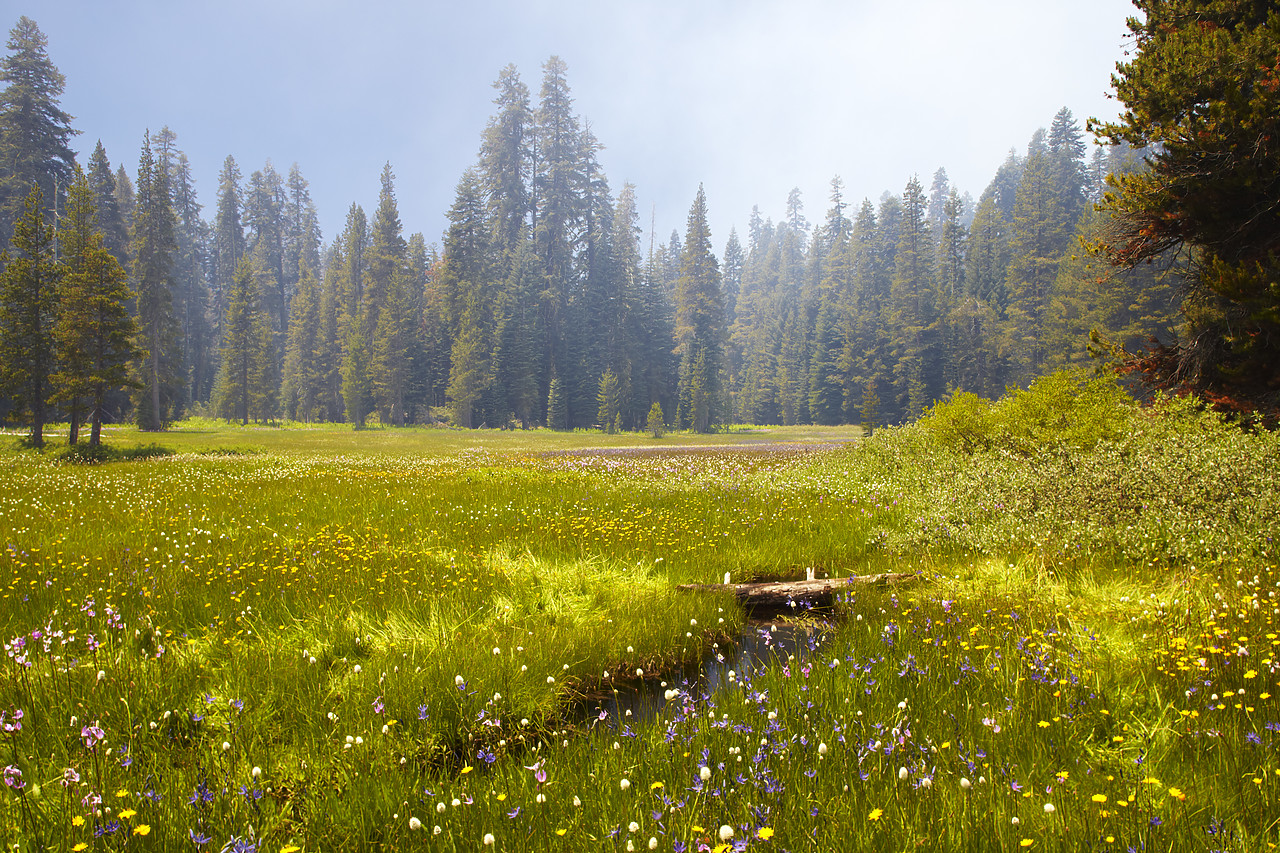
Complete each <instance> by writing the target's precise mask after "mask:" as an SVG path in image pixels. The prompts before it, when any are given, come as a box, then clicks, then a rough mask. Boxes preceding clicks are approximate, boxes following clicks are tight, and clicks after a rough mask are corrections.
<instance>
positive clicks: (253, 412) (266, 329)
mask: <svg viewBox="0 0 1280 853" xmlns="http://www.w3.org/2000/svg"><path fill="white" fill-rule="evenodd" d="M262 277H265V273H264V271H262V270H259V269H257V268H256V265H255V262H254V261H253V260H252V259H249V258H245V259H244V260H242V261H241V262H240V266H239V267H238V268H237V269H236V275H235V279H234V280H233V282H232V288H231V293H230V294H229V296H228V299H227V319H226V324H225V325H224V327H223V335H222V358H221V361H220V366H219V371H218V382H217V391H216V392H215V395H214V411H216V412H217V414H218V416H219V417H223V418H226V419H227V420H238V421H240V422H241V423H242V424H247V423H249V419H250V418H252V419H254V420H256V421H260V422H261V421H266V420H269V419H270V418H271V417H272V416H273V415H274V411H273V409H274V405H273V403H274V399H273V397H274V394H273V390H274V384H275V383H274V377H273V376H272V372H273V371H272V343H271V327H270V323H269V321H268V319H267V316H266V311H265V309H264V308H263V304H262V303H263V299H262V293H261V288H260V285H259V279H260V278H262Z"/></svg>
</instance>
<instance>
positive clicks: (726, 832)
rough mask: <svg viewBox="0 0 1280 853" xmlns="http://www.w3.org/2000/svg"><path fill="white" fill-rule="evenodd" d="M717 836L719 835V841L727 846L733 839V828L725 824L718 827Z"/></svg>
mask: <svg viewBox="0 0 1280 853" xmlns="http://www.w3.org/2000/svg"><path fill="white" fill-rule="evenodd" d="M719 835H720V840H721V841H723V842H725V843H726V844H727V843H728V842H729V839H731V838H733V827H732V826H729V824H727V823H726V824H724V825H723V826H721V827H720V833H719Z"/></svg>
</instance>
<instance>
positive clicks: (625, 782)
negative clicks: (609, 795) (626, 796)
mask: <svg viewBox="0 0 1280 853" xmlns="http://www.w3.org/2000/svg"><path fill="white" fill-rule="evenodd" d="M618 787H619V788H621V789H622V790H624V791H625V790H627V789H628V788H630V787H631V780H630V779H627V778H625V777H624V778H623V779H621V780H620V781H619V782H618Z"/></svg>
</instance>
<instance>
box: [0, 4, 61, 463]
mask: <svg viewBox="0 0 1280 853" xmlns="http://www.w3.org/2000/svg"><path fill="white" fill-rule="evenodd" d="M23 20H26V19H25V18H24V19H23ZM43 211H44V194H43V193H42V192H41V191H40V187H39V186H38V185H34V186H32V188H31V192H30V193H29V194H28V195H27V200H26V204H25V205H24V207H23V213H22V216H21V217H19V218H18V220H17V221H16V222H15V223H14V224H13V238H12V240H11V241H10V243H9V248H8V249H7V250H6V251H5V252H4V253H3V254H0V264H2V265H3V267H4V270H3V272H0V389H3V391H4V393H5V394H6V395H7V396H9V397H10V398H11V399H12V401H13V410H12V411H11V412H10V416H11V417H21V416H22V415H29V416H30V418H31V433H30V441H31V444H32V446H34V447H44V426H45V421H46V420H47V417H48V404H47V400H48V398H49V391H50V384H49V383H50V376H51V375H52V374H53V371H54V357H55V349H54V335H53V329H54V322H55V311H56V309H57V287H58V279H59V277H60V275H61V269H60V267H59V266H58V264H57V262H56V261H55V260H54V236H53V228H52V227H51V226H48V225H45V224H44V212H43Z"/></svg>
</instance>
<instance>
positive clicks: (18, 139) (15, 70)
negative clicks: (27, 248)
mask: <svg viewBox="0 0 1280 853" xmlns="http://www.w3.org/2000/svg"><path fill="white" fill-rule="evenodd" d="M6 46H7V47H8V48H9V55H8V56H6V57H4V58H3V59H0V82H3V83H4V89H3V90H0V247H3V246H5V245H8V242H9V237H10V235H11V234H12V233H13V228H14V223H15V222H16V221H17V219H18V217H19V216H22V215H24V205H25V201H24V199H26V198H28V197H29V194H30V192H31V187H32V186H39V187H40V195H41V198H42V200H43V201H42V203H43V204H44V206H45V209H44V214H45V219H46V221H52V220H53V216H52V213H53V211H56V210H59V209H61V205H62V200H63V197H64V195H65V193H66V191H67V187H68V186H70V184H71V179H72V167H73V166H74V164H75V152H73V151H72V150H71V138H72V137H73V136H75V135H76V134H77V133H79V131H77V130H73V129H72V127H71V120H72V116H70V115H68V114H67V113H66V112H65V111H64V110H63V109H62V108H61V107H60V106H58V99H59V98H60V97H61V96H62V92H63V90H64V88H65V87H66V78H65V77H63V76H62V73H61V72H60V71H58V69H57V68H56V67H55V66H54V64H53V62H52V61H51V60H50V59H49V52H48V46H49V40H48V39H47V38H46V37H45V35H44V33H42V32H40V28H39V27H38V26H37V25H36V22H35V21H33V20H31V19H30V18H28V17H27V16H26V15H23V16H22V17H21V18H19V19H18V23H17V24H16V25H14V27H13V29H12V30H10V31H9V41H8V42H7V45H6Z"/></svg>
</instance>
